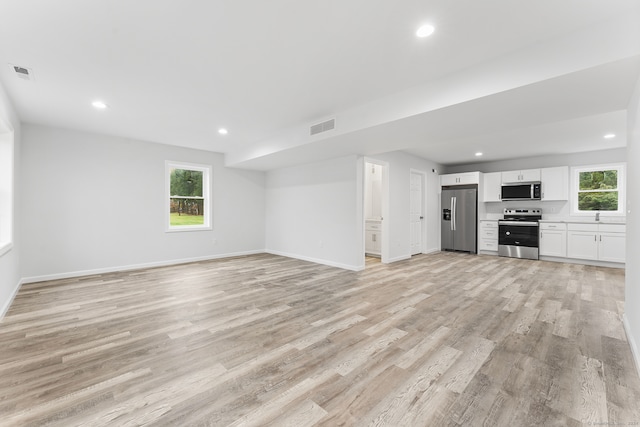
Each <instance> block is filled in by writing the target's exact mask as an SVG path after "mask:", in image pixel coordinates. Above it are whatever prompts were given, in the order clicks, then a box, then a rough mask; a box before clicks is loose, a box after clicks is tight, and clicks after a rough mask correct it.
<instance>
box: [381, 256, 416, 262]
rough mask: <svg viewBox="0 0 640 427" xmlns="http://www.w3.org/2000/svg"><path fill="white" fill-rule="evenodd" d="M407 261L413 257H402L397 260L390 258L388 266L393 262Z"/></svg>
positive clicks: (396, 258)
mask: <svg viewBox="0 0 640 427" xmlns="http://www.w3.org/2000/svg"><path fill="white" fill-rule="evenodd" d="M407 259H411V255H400V256H397V257H395V258H389V259H388V260H387V264H391V263H392V262H398V261H404V260H407Z"/></svg>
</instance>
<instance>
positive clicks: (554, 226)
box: [540, 222, 567, 231]
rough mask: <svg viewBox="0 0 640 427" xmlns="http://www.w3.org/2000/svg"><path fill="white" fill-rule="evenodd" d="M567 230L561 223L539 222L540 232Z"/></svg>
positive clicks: (565, 225)
mask: <svg viewBox="0 0 640 427" xmlns="http://www.w3.org/2000/svg"><path fill="white" fill-rule="evenodd" d="M566 229H567V224H564V223H562V222H541V223H540V230H559V231H564V230H566Z"/></svg>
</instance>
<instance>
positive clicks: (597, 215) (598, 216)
mask: <svg viewBox="0 0 640 427" xmlns="http://www.w3.org/2000/svg"><path fill="white" fill-rule="evenodd" d="M596 221H600V212H596Z"/></svg>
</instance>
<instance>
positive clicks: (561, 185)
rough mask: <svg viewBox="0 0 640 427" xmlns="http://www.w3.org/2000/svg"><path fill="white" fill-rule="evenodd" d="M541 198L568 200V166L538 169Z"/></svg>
mask: <svg viewBox="0 0 640 427" xmlns="http://www.w3.org/2000/svg"><path fill="white" fill-rule="evenodd" d="M540 176H541V180H540V181H541V182H542V200H569V167H568V166H560V167H557V168H543V169H540Z"/></svg>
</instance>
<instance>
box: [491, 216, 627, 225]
mask: <svg viewBox="0 0 640 427" xmlns="http://www.w3.org/2000/svg"><path fill="white" fill-rule="evenodd" d="M499 219H502V218H499ZM499 219H494V218H483V219H481V220H480V221H494V222H495V221H498V220H499ZM539 221H540V222H547V223H550V222H560V223H564V224H607V225H609V224H614V225H615V224H619V225H627V222H626V221H623V220H612V219H609V218H607V219H604V220H600V221H596V220H593V219H592V220H588V219H541V220H539Z"/></svg>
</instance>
